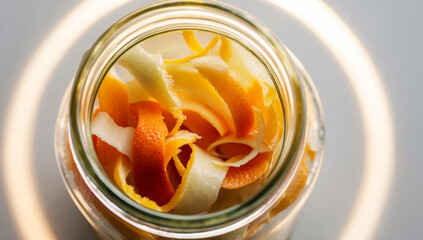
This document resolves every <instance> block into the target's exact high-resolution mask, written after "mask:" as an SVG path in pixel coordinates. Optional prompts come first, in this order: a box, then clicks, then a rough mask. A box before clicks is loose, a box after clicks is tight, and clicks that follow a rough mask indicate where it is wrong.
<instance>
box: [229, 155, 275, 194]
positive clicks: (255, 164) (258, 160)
mask: <svg viewBox="0 0 423 240" xmlns="http://www.w3.org/2000/svg"><path fill="white" fill-rule="evenodd" d="M268 159H269V153H260V154H258V155H257V156H255V157H254V158H253V159H251V160H250V161H249V162H248V163H246V164H244V165H242V166H240V167H230V168H229V170H228V173H227V174H226V176H225V179H223V182H222V187H223V188H226V189H237V188H240V187H243V186H246V185H248V184H250V183H252V182H254V181H256V180H257V179H259V178H260V177H261V176H262V175H263V174H265V173H266V172H267V169H268V168H269V162H268Z"/></svg>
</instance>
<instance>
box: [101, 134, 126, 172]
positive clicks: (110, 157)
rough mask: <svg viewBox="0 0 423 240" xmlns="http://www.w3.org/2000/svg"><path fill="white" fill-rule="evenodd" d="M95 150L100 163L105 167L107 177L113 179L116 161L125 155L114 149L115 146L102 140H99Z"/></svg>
mask: <svg viewBox="0 0 423 240" xmlns="http://www.w3.org/2000/svg"><path fill="white" fill-rule="evenodd" d="M95 149H96V153H97V158H98V161H99V162H100V164H101V166H102V167H103V169H104V172H106V174H107V176H108V177H109V178H110V179H113V172H114V168H115V165H116V161H117V160H118V158H119V157H121V156H122V155H123V154H122V153H120V152H119V151H118V150H116V148H114V147H113V146H111V145H109V144H108V143H106V142H105V141H103V140H101V139H100V138H97V141H96V143H95Z"/></svg>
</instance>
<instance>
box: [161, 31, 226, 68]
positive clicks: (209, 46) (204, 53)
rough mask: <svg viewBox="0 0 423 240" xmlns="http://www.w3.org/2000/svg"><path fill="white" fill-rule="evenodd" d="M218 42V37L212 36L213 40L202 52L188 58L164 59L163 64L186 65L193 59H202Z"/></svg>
mask: <svg viewBox="0 0 423 240" xmlns="http://www.w3.org/2000/svg"><path fill="white" fill-rule="evenodd" d="M218 41H219V37H218V36H214V37H213V39H212V40H211V41H210V42H209V44H208V45H207V46H206V47H205V48H204V49H203V51H201V52H199V53H197V54H194V55H191V56H188V57H184V58H178V59H166V60H164V63H166V64H168V63H187V62H189V61H191V60H192V59H194V58H199V57H203V56H205V55H207V54H208V53H209V52H210V50H211V49H212V48H214V47H215V46H216V44H217V42H218Z"/></svg>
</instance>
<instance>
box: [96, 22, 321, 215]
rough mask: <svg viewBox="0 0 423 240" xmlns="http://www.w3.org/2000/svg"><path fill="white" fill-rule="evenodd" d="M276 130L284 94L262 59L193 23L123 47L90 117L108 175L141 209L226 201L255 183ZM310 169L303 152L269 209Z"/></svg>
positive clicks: (192, 207) (208, 206)
mask: <svg viewBox="0 0 423 240" xmlns="http://www.w3.org/2000/svg"><path fill="white" fill-rule="evenodd" d="M283 131H284V119H283V113H282V106H281V101H280V99H279V95H278V94H277V90H276V89H275V87H274V84H273V82H272V80H271V78H270V76H269V75H268V74H267V71H266V69H265V67H264V66H263V65H262V63H261V62H260V61H259V60H258V59H257V58H256V57H255V56H254V55H253V54H252V53H250V52H249V51H248V50H247V48H245V47H243V46H241V45H240V44H239V43H237V42H236V41H233V40H231V39H228V38H226V37H224V36H220V35H216V34H214V33H209V32H204V31H192V30H183V31H182V30H181V31H173V32H168V33H163V34H159V35H156V36H153V37H150V38H149V39H146V40H144V41H142V42H141V43H139V44H137V45H135V46H133V47H132V48H130V49H129V50H128V51H126V52H125V53H124V54H123V55H122V56H121V57H120V58H119V59H118V60H117V61H116V63H115V64H114V65H113V67H112V68H111V69H110V70H109V72H108V73H107V75H106V76H105V78H104V79H103V81H102V84H101V86H100V88H99V90H98V93H97V100H96V103H95V105H94V109H93V115H92V122H91V133H92V136H93V145H94V148H95V150H96V153H97V158H98V160H99V162H100V164H101V166H102V167H103V169H104V171H105V173H106V174H107V176H108V177H109V179H110V181H111V182H113V184H115V185H116V186H117V187H118V188H119V189H121V191H122V192H124V193H125V194H126V195H128V196H129V197H130V198H131V199H133V200H134V201H135V202H137V203H139V204H141V205H143V206H145V207H147V208H150V209H153V210H156V211H160V212H167V213H175V214H189V215H191V214H205V213H211V212H216V211H220V210H223V209H226V208H228V207H231V206H233V205H235V204H238V203H241V202H242V201H245V200H246V199H248V198H249V197H251V196H253V195H254V194H255V193H256V192H257V191H258V190H259V189H261V187H262V186H263V185H264V184H265V183H266V178H267V176H268V174H269V173H270V172H271V171H272V168H273V166H274V165H275V162H276V161H277V160H278V157H279V154H280V148H281V146H280V143H281V140H282V137H283V134H284V132H283ZM308 153H309V155H310V156H311V155H312V154H313V150H311V149H310V147H308ZM310 156H309V157H310ZM307 175H308V164H307V162H306V160H303V161H302V163H301V164H300V166H299V167H298V170H297V173H296V175H295V177H294V180H293V182H292V183H291V185H290V187H289V189H288V190H287V192H286V193H285V194H284V196H283V198H282V199H281V201H280V203H278V205H277V206H276V207H275V208H274V210H273V213H272V212H270V215H272V214H273V215H274V214H276V213H277V212H280V211H282V210H283V209H285V208H286V207H288V206H289V205H290V204H291V203H292V202H293V201H294V200H295V199H296V197H297V196H298V195H299V193H300V191H301V189H302V188H303V187H304V186H305V183H306V180H307Z"/></svg>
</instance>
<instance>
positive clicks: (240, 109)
mask: <svg viewBox="0 0 423 240" xmlns="http://www.w3.org/2000/svg"><path fill="white" fill-rule="evenodd" d="M192 62H193V64H194V67H195V68H196V69H197V70H198V72H200V74H201V75H202V76H203V77H204V78H206V79H207V80H209V81H210V83H211V84H212V85H213V87H214V88H215V89H216V91H217V92H218V93H219V95H220V96H221V97H222V98H223V99H224V100H225V102H226V104H228V107H229V110H230V112H231V114H232V118H233V121H234V124H235V129H236V136H237V137H243V136H245V135H247V133H248V132H250V131H251V129H252V127H253V125H254V112H253V108H252V105H251V101H250V99H249V98H248V94H247V92H246V91H245V90H244V88H243V87H242V85H241V83H240V80H239V79H238V76H237V74H236V73H235V72H233V71H231V70H229V69H228V67H227V65H226V64H225V63H224V62H223V61H222V60H221V59H219V58H215V57H209V56H207V57H203V58H199V59H195V60H194V61H192Z"/></svg>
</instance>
